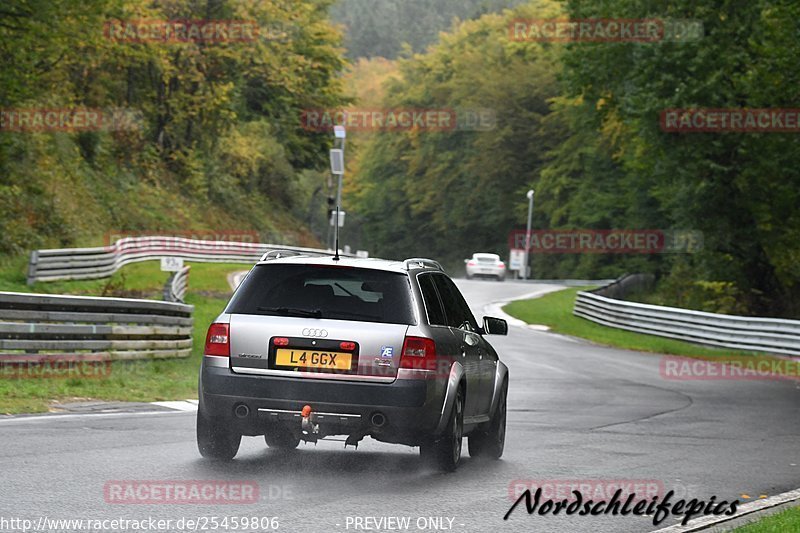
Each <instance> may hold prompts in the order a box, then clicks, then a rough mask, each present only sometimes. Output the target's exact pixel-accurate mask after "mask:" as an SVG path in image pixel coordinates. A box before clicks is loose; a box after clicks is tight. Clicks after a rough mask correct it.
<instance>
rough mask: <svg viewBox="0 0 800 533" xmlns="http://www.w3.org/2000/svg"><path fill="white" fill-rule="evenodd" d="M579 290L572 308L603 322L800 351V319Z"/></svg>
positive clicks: (711, 341) (715, 342) (758, 348)
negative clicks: (683, 306) (626, 298)
mask: <svg viewBox="0 0 800 533" xmlns="http://www.w3.org/2000/svg"><path fill="white" fill-rule="evenodd" d="M600 291H602V289H597V290H596V291H591V292H579V293H578V295H577V297H576V299H575V306H574V309H573V313H574V314H575V315H576V316H579V317H582V318H585V319H587V320H591V321H592V322H596V323H598V324H602V325H604V326H609V327H613V328H619V329H626V330H629V331H635V332H638V333H646V334H648V335H657V336H659V337H669V338H672V339H680V340H684V341H688V342H694V343H698V344H706V345H710V346H719V347H724V348H734V349H739V350H748V351H754V352H766V353H775V354H785V355H800V321H799V320H785V319H779V318H756V317H745V316H736V315H722V314H717V313H705V312H702V311H692V310H689V309H680V308H676V307H663V306H658V305H648V304H642V303H638V302H627V301H624V300H616V299H613V298H608V297H606V296H601V295H599V294H596V293H597V292H600Z"/></svg>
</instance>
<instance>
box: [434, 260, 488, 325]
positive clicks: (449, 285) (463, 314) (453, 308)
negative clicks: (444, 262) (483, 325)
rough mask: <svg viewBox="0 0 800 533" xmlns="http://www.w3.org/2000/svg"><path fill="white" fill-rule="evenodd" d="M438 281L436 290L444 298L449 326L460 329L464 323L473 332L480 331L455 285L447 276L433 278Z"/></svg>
mask: <svg viewBox="0 0 800 533" xmlns="http://www.w3.org/2000/svg"><path fill="white" fill-rule="evenodd" d="M433 277H434V278H435V281H436V288H437V289H438V290H439V295H440V296H441V297H442V303H443V304H444V311H445V313H446V314H447V325H448V326H450V327H453V328H460V327H461V326H463V325H464V323H465V322H466V323H468V324H469V327H470V329H471V330H472V331H478V324H477V323H476V322H475V318H474V317H473V316H472V312H471V311H470V310H469V306H468V305H467V302H466V301H464V297H463V296H461V293H460V292H459V291H458V288H457V287H456V285H455V283H453V282H452V280H450V278H448V277H447V276H443V275H441V274H439V275H434V276H433Z"/></svg>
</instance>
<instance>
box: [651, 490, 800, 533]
mask: <svg viewBox="0 0 800 533" xmlns="http://www.w3.org/2000/svg"><path fill="white" fill-rule="evenodd" d="M795 500H800V489H795V490H790V491H789V492H784V493H783V494H778V495H776V496H772V497H770V498H766V499H763V500H756V501H753V502H748V503H745V504H744V505H741V506H739V509H738V510H737V511H736V514H734V515H732V516H704V517H702V518H698V519H696V520H692V521H690V522H689V523H688V524H686V525H685V526H683V525H681V524H676V525H674V526H669V527H665V528H663V529H657V530H655V531H653V533H689V532H691V531H701V530H703V529H708V528H710V527H713V526H716V525H718V524H722V523H723V522H730V521H731V520H736V519H737V518H741V517H743V516H747V515H749V514H753V513H757V512H759V511H765V510H767V509H771V508H773V507H777V506H779V505H783V504H785V503H789V502H791V501H795Z"/></svg>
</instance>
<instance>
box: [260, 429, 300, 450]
mask: <svg viewBox="0 0 800 533" xmlns="http://www.w3.org/2000/svg"><path fill="white" fill-rule="evenodd" d="M264 440H265V441H266V443H267V446H269V447H270V448H274V449H276V450H294V449H295V448H297V445H298V444H300V436H299V435H296V434H295V433H294V432H292V430H290V429H289V428H287V427H286V426H284V425H282V424H281V425H277V426H274V427H269V428H267V432H266V433H265V434H264Z"/></svg>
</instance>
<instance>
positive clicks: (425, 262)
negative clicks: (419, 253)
mask: <svg viewBox="0 0 800 533" xmlns="http://www.w3.org/2000/svg"><path fill="white" fill-rule="evenodd" d="M403 266H404V267H405V269H406V270H411V269H412V268H433V269H434V270H439V271H441V272H444V268H443V267H442V265H440V264H439V262H438V261H434V260H433V259H426V258H424V257H412V258H411V259H406V260H405V261H403Z"/></svg>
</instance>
